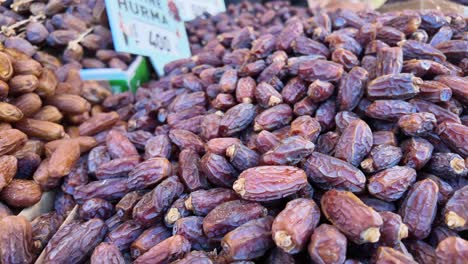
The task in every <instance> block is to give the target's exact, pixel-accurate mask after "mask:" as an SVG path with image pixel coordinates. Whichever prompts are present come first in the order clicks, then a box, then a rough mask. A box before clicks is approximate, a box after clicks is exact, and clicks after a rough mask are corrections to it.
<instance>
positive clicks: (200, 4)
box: [174, 0, 226, 21]
mask: <svg viewBox="0 0 468 264" xmlns="http://www.w3.org/2000/svg"><path fill="white" fill-rule="evenodd" d="M174 3H175V4H176V5H177V6H178V7H179V10H180V14H181V18H182V20H184V21H189V20H192V19H194V18H196V17H197V16H200V15H203V14H204V13H209V14H212V15H216V14H218V13H221V12H225V11H226V5H225V4H224V0H203V1H200V0H174Z"/></svg>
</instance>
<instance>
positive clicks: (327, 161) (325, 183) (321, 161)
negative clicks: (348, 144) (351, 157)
mask: <svg viewBox="0 0 468 264" xmlns="http://www.w3.org/2000/svg"><path fill="white" fill-rule="evenodd" d="M304 170H305V172H306V173H307V177H308V178H309V179H310V180H311V181H312V182H313V183H315V184H317V185H318V186H320V187H321V188H323V189H332V188H337V189H341V190H348V191H351V192H361V191H362V190H363V189H364V187H365V182H366V177H365V176H364V174H363V173H362V171H360V170H359V169H357V168H355V167H354V166H352V165H351V164H349V163H347V162H345V161H342V160H340V159H337V158H334V157H331V156H328V155H325V154H321V153H318V152H314V153H312V155H310V157H309V158H308V159H307V161H306V162H305V163H304Z"/></svg>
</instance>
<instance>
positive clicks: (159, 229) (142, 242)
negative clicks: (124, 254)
mask: <svg viewBox="0 0 468 264" xmlns="http://www.w3.org/2000/svg"><path fill="white" fill-rule="evenodd" d="M171 235H172V233H171V231H170V230H169V229H168V228H167V227H165V226H164V225H162V224H156V225H155V226H153V227H150V228H148V229H146V230H145V231H143V233H141V235H140V236H139V237H138V238H137V239H135V241H133V242H132V244H131V245H130V253H131V255H132V257H133V258H138V257H139V256H141V255H143V254H144V253H146V252H147V251H148V250H150V249H151V248H152V247H154V246H156V245H157V244H159V243H160V242H162V241H163V240H165V239H166V238H169V237H170V236H171Z"/></svg>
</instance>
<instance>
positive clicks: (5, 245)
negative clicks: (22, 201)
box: [0, 216, 33, 263]
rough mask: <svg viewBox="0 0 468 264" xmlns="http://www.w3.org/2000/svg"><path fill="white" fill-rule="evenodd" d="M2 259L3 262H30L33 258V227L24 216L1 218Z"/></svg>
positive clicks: (0, 251)
mask: <svg viewBox="0 0 468 264" xmlns="http://www.w3.org/2000/svg"><path fill="white" fill-rule="evenodd" d="M0 245H1V246H0V260H1V262H2V263H30V262H31V261H32V260H33V252H32V249H33V248H32V247H33V240H32V227H31V224H30V223H29V221H27V220H26V219H25V218H24V217H22V216H5V217H3V218H2V219H0Z"/></svg>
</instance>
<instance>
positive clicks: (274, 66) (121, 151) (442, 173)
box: [0, 2, 468, 264]
mask: <svg viewBox="0 0 468 264" xmlns="http://www.w3.org/2000/svg"><path fill="white" fill-rule="evenodd" d="M187 28H188V32H189V34H190V40H191V42H192V49H193V51H194V56H192V57H190V58H186V59H181V60H177V61H173V62H171V63H169V64H167V65H166V66H165V72H166V75H165V76H164V77H162V78H161V79H159V80H157V81H151V82H149V83H147V84H144V85H143V86H142V87H140V88H139V89H138V91H137V92H136V94H131V93H121V94H115V95H111V96H109V97H107V98H106V99H105V100H104V101H103V103H102V109H103V110H104V111H103V112H102V113H96V114H95V115H92V116H91V117H90V118H89V119H87V120H86V121H84V122H82V123H81V124H80V125H79V126H78V128H77V130H78V133H75V134H71V138H70V139H68V140H66V141H65V143H66V144H57V145H56V148H57V149H56V150H55V151H59V150H58V149H59V148H60V152H59V153H61V154H62V155H60V158H61V159H60V160H61V162H59V163H57V166H58V168H61V171H63V170H65V169H67V170H69V171H68V173H67V175H65V176H64V177H63V178H60V184H61V188H60V189H61V190H60V192H59V193H58V194H57V197H56V200H55V210H54V211H53V212H51V213H48V214H46V215H43V216H40V217H39V218H37V219H35V220H34V221H33V222H32V224H31V223H29V222H27V221H25V220H24V219H23V218H22V217H19V216H12V215H10V213H8V212H7V211H5V210H3V211H2V207H0V262H2V263H29V262H32V260H33V259H35V258H36V257H37V255H38V252H40V251H41V250H42V249H44V251H43V255H42V257H43V259H42V260H43V261H44V263H87V262H89V263H92V264H93V263H129V262H133V263H177V264H184V263H220V264H224V263H244V264H247V263H249V264H250V263H278V264H279V263H281V264H287V263H337V264H342V263H347V264H354V263H356V264H357V263H363V264H364V263H405V264H406V263H434V264H436V263H467V262H468V241H467V240H466V239H465V238H466V230H467V229H468V223H467V219H468V211H467V210H466V208H468V186H467V182H468V181H467V174H468V169H467V167H466V162H467V159H466V158H467V156H468V127H467V126H466V125H467V121H468V116H467V115H465V114H466V110H465V108H466V107H468V101H467V99H468V80H467V79H466V77H465V75H466V72H467V70H468V67H467V66H468V35H467V24H466V20H465V19H464V18H463V17H461V16H459V15H456V14H444V13H442V12H440V11H434V10H427V11H402V12H394V13H378V12H376V11H362V12H358V13H354V12H351V11H349V10H337V11H334V12H324V11H320V10H306V9H304V8H298V7H293V6H290V5H289V4H287V3H284V2H274V3H268V4H265V5H260V4H251V3H247V2H245V3H241V4H238V5H232V6H230V7H229V8H228V11H227V12H226V13H222V14H219V15H216V16H212V17H205V18H197V19H195V20H194V21H192V22H190V23H188V24H187ZM89 138H92V139H94V140H95V142H96V144H95V145H93V146H90V145H89V143H87V142H88V139H89ZM62 143H63V142H62ZM72 148H75V149H76V148H78V149H79V150H81V152H82V153H83V154H82V155H81V157H79V158H74V159H73V160H71V158H70V156H71V155H69V152H70V150H71V149H72ZM75 157H76V156H75ZM57 159H58V155H57ZM49 162H52V158H51V159H50V161H49ZM0 173H1V172H0ZM43 173H44V175H47V174H50V173H55V171H54V170H53V169H52V170H51V167H50V166H49V167H48V170H46V171H45V172H43ZM46 178H47V177H46ZM52 178H54V177H52ZM0 179H1V177H0ZM0 183H1V181H0ZM75 205H76V207H75ZM74 207H75V208H78V209H77V215H78V217H77V219H75V220H73V221H71V222H70V223H66V224H65V225H64V226H62V227H61V228H60V229H59V228H58V226H60V224H61V222H62V221H63V216H64V215H66V214H68V213H69V212H70V211H71V210H72V209H73V208H74ZM57 229H58V231H57ZM54 233H55V234H54Z"/></svg>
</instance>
